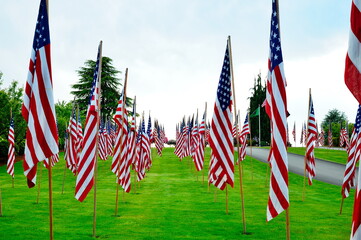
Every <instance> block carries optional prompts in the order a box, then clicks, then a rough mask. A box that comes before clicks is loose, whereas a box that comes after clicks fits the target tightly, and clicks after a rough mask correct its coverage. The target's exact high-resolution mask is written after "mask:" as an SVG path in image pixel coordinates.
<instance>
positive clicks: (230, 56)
mask: <svg viewBox="0 0 361 240" xmlns="http://www.w3.org/2000/svg"><path fill="white" fill-rule="evenodd" d="M228 48H229V62H230V68H231V69H230V70H231V77H232V93H233V102H234V114H235V115H236V113H237V105H236V91H235V87H234V74H233V60H232V46H231V36H228ZM236 138H237V149H238V156H237V161H238V160H239V156H240V155H239V131H236ZM238 169H239V185H240V195H241V204H242V222H243V234H246V214H245V207H244V196H243V176H242V162H241V161H239V164H238ZM227 197H228V194H227ZM227 201H228V200H227Z"/></svg>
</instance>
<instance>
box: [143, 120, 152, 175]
mask: <svg viewBox="0 0 361 240" xmlns="http://www.w3.org/2000/svg"><path fill="white" fill-rule="evenodd" d="M147 135H148V142H147V156H146V159H145V168H146V169H147V170H149V169H150V167H151V166H152V156H151V148H150V147H151V143H152V119H151V117H150V113H149V117H148V127H147Z"/></svg>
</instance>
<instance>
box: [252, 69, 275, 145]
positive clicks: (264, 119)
mask: <svg viewBox="0 0 361 240" xmlns="http://www.w3.org/2000/svg"><path fill="white" fill-rule="evenodd" d="M251 92H252V96H251V97H250V113H251V114H252V113H254V112H255V111H256V109H257V108H258V107H260V115H261V142H262V145H266V144H269V143H270V139H271V134H270V132H271V131H270V121H269V118H268V116H267V114H266V111H265V108H264V107H261V105H262V103H263V102H264V100H265V99H266V87H265V86H262V79H261V73H259V74H258V75H257V77H256V78H255V79H254V86H253V88H251ZM250 122H251V134H252V138H253V139H255V138H257V139H258V136H259V126H258V125H259V124H258V122H259V119H258V116H256V117H252V118H251V120H250ZM256 142H257V143H258V144H259V142H258V141H256Z"/></svg>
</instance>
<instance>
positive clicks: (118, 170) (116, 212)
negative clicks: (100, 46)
mask: <svg viewBox="0 0 361 240" xmlns="http://www.w3.org/2000/svg"><path fill="white" fill-rule="evenodd" d="M127 82H128V68H126V69H125V79H124V89H123V105H122V122H121V124H122V126H121V127H120V129H119V131H120V132H119V134H120V145H119V148H120V149H119V151H120V154H119V163H118V169H117V171H116V173H117V174H116V184H117V190H116V195H115V212H114V216H115V217H118V202H119V183H118V181H119V178H118V173H119V172H120V162H121V160H122V147H123V145H122V140H123V122H124V112H125V101H126V99H127V97H126V96H127V92H126V90H127Z"/></svg>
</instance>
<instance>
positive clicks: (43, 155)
mask: <svg viewBox="0 0 361 240" xmlns="http://www.w3.org/2000/svg"><path fill="white" fill-rule="evenodd" d="M22 115H23V117H24V119H25V121H26V122H27V131H26V143H25V161H24V162H23V167H24V174H25V176H26V177H27V179H28V186H29V187H33V186H35V183H36V168H37V163H38V162H41V161H44V160H46V159H47V158H50V157H51V156H53V155H55V154H57V153H58V152H59V148H58V135H57V132H56V120H55V119H56V116H55V107H54V97H53V83H52V74H51V59H50V34H49V22H48V12H47V6H46V1H45V0H41V2H40V7H39V15H38V19H37V23H36V28H35V36H34V42H33V47H32V51H31V57H30V64H29V72H28V78H27V81H26V84H25V93H24V102H23V105H22Z"/></svg>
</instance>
